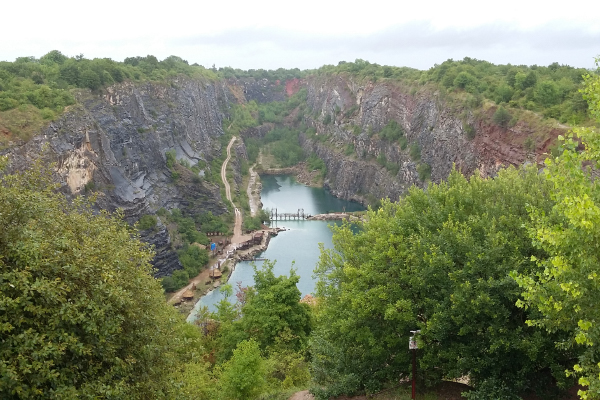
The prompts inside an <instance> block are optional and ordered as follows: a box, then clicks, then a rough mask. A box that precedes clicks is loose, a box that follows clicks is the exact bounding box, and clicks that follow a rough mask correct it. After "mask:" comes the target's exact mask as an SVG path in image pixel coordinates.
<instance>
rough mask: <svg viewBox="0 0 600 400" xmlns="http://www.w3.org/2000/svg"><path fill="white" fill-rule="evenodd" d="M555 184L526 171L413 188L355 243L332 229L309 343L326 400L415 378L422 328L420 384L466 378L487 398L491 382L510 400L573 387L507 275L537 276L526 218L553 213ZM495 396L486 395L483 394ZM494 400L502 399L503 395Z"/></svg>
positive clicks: (453, 177)
mask: <svg viewBox="0 0 600 400" xmlns="http://www.w3.org/2000/svg"><path fill="white" fill-rule="evenodd" d="M548 191H549V184H548V183H547V182H546V181H545V180H544V179H543V177H541V176H539V175H538V174H537V170H536V169H535V168H530V169H528V170H517V169H512V168H511V169H508V170H504V171H501V172H500V173H499V174H498V177H497V178H495V179H481V178H480V177H479V174H477V173H476V174H474V176H473V177H471V178H470V179H469V180H467V179H466V178H465V177H463V176H462V175H461V174H460V173H458V172H457V171H453V172H452V173H451V174H450V176H449V178H448V181H447V182H446V183H440V184H439V185H435V184H431V185H429V187H428V188H427V190H426V191H424V190H420V189H416V188H413V189H412V190H411V191H410V193H409V195H408V196H406V197H405V198H403V199H402V200H400V201H399V202H398V203H390V202H384V204H383V206H382V208H380V209H379V210H378V211H377V212H374V211H369V213H368V217H367V222H365V223H364V224H363V226H362V229H360V230H359V231H358V232H357V233H353V231H352V229H351V227H350V226H348V225H346V226H344V227H341V228H337V229H335V231H334V237H333V241H334V246H335V248H334V250H321V252H322V253H321V258H320V261H319V265H318V267H317V270H316V271H315V273H316V275H317V277H318V278H319V281H318V283H317V295H318V297H319V298H320V299H321V300H322V302H321V303H320V306H319V308H318V312H317V316H316V320H317V323H316V327H315V331H314V334H313V335H312V338H311V353H312V360H313V368H312V370H313V372H314V375H313V378H314V380H315V392H316V393H317V394H318V395H319V397H320V398H327V397H329V396H336V395H340V394H343V393H353V392H361V391H365V392H376V391H378V390H379V389H380V388H381V385H382V384H384V383H385V382H389V381H392V380H395V379H397V377H398V376H399V375H400V374H401V373H408V369H409V366H410V359H409V353H408V352H407V339H408V335H409V333H410V330H413V329H421V338H422V350H420V353H421V354H420V356H419V359H420V370H421V374H420V376H421V378H422V379H427V380H429V381H436V380H438V379H441V377H445V378H455V377H460V376H464V375H468V376H469V377H470V379H471V382H472V383H473V384H474V385H475V388H476V390H477V392H476V393H478V396H479V397H477V396H476V397H477V398H479V399H491V398H493V396H491V395H489V393H491V392H490V388H491V387H492V386H494V385H493V382H501V383H502V385H504V387H505V388H506V390H504V394H506V393H511V392H518V391H521V390H526V389H529V388H531V387H532V384H533V383H534V382H536V384H539V386H538V387H543V386H544V385H546V384H549V382H551V381H552V380H553V377H552V376H550V374H549V373H548V372H549V371H553V372H554V373H555V375H556V376H557V377H558V378H559V379H562V380H564V379H565V377H564V376H563V375H562V370H563V369H564V365H566V361H565V357H566V356H565V355H564V354H563V353H562V352H561V351H557V350H556V348H555V346H554V342H555V340H558V339H559V338H560V337H561V335H557V336H552V335H546V334H545V332H543V331H542V330H539V329H536V328H533V327H529V326H528V325H526V324H525V320H526V319H527V318H528V317H529V316H534V315H536V314H537V311H536V310H528V311H525V310H522V309H520V308H518V307H517V306H516V305H515V302H516V301H517V300H518V299H519V294H520V292H521V291H520V289H519V287H518V285H517V284H516V283H515V282H514V281H513V280H512V278H510V276H509V273H510V271H512V270H514V269H517V270H520V271H522V272H524V273H529V272H534V271H537V270H538V266H537V265H536V264H535V263H534V262H532V261H531V259H530V258H531V256H532V255H536V256H538V257H542V256H543V252H541V251H540V250H538V249H536V248H535V247H534V246H533V245H532V243H531V241H530V240H529V235H528V230H527V229H526V228H525V227H524V226H525V224H527V223H528V221H529V218H528V213H527V208H528V207H529V206H534V207H537V208H539V209H542V210H550V209H551V206H552V202H551V201H550V200H549V199H548V196H547V194H548ZM486 393H488V394H486ZM496 398H497V397H496Z"/></svg>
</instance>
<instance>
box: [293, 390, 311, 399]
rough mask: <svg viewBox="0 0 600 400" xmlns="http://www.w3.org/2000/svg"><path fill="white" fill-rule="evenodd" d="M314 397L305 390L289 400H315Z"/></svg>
mask: <svg viewBox="0 0 600 400" xmlns="http://www.w3.org/2000/svg"><path fill="white" fill-rule="evenodd" d="M314 398H315V397H314V396H313V395H312V394H310V393H308V390H303V391H301V392H296V393H294V395H293V396H292V397H290V398H289V399H288V400H314Z"/></svg>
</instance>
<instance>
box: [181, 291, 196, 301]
mask: <svg viewBox="0 0 600 400" xmlns="http://www.w3.org/2000/svg"><path fill="white" fill-rule="evenodd" d="M181 297H182V298H183V300H186V301H187V300H194V292H192V291H191V290H189V289H188V290H186V291H185V292H183V295H182V296H181Z"/></svg>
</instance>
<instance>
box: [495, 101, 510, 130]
mask: <svg viewBox="0 0 600 400" xmlns="http://www.w3.org/2000/svg"><path fill="white" fill-rule="evenodd" d="M511 119H512V115H511V114H510V113H509V112H508V111H507V110H506V109H505V108H504V107H502V106H500V107H498V109H497V110H496V112H495V113H494V115H493V117H492V120H493V121H494V123H495V124H496V125H498V126H501V127H502V128H507V127H508V125H509V123H510V120H511Z"/></svg>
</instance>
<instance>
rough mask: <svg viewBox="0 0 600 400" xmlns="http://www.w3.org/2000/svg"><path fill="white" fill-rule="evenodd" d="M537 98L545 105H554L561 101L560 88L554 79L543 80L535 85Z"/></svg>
mask: <svg viewBox="0 0 600 400" xmlns="http://www.w3.org/2000/svg"><path fill="white" fill-rule="evenodd" d="M535 99H536V100H537V101H538V103H540V104H541V105H542V106H544V107H549V106H552V105H554V104H556V103H558V102H559V100H560V99H559V90H558V86H557V85H556V83H554V82H553V81H543V82H540V83H538V84H537V86H536V87H535Z"/></svg>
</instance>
